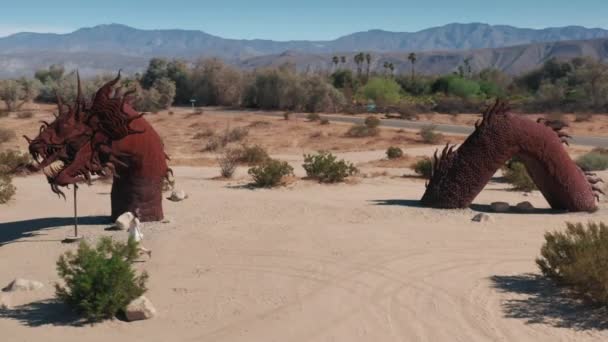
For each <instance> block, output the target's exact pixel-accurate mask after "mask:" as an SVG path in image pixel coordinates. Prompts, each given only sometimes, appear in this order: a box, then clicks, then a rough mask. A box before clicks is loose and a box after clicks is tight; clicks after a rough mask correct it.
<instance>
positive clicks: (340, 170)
mask: <svg viewBox="0 0 608 342" xmlns="http://www.w3.org/2000/svg"><path fill="white" fill-rule="evenodd" d="M302 167H304V170H306V175H307V176H308V177H310V178H312V179H316V180H318V181H319V182H321V183H336V182H342V181H344V179H345V178H346V177H348V176H352V175H354V174H356V173H357V172H359V170H357V168H356V167H355V166H354V165H353V164H352V163H350V162H347V161H345V160H343V159H342V160H338V158H337V157H336V156H334V155H333V154H331V153H330V152H326V151H323V152H319V153H318V154H314V155H311V154H305V155H304V165H302Z"/></svg>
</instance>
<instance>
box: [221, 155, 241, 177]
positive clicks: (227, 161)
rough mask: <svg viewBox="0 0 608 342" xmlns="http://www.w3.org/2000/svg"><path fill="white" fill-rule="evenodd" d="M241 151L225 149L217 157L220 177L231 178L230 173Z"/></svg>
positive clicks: (232, 171) (231, 173)
mask: <svg viewBox="0 0 608 342" xmlns="http://www.w3.org/2000/svg"><path fill="white" fill-rule="evenodd" d="M241 153H242V152H241V150H237V149H225V150H224V151H223V152H222V154H221V155H220V156H219V157H218V159H217V162H218V164H219V165H220V174H221V175H222V177H224V178H232V175H233V174H234V171H236V167H237V166H238V164H239V158H240V157H241Z"/></svg>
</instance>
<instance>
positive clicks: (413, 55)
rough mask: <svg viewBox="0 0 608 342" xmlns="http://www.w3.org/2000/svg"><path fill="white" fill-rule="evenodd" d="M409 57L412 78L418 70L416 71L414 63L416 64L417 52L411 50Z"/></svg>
mask: <svg viewBox="0 0 608 342" xmlns="http://www.w3.org/2000/svg"><path fill="white" fill-rule="evenodd" d="M407 59H408V60H409V61H410V63H411V64H412V79H414V77H415V76H416V71H415V67H414V65H415V64H416V59H417V57H416V54H415V53H413V52H410V54H409V55H407Z"/></svg>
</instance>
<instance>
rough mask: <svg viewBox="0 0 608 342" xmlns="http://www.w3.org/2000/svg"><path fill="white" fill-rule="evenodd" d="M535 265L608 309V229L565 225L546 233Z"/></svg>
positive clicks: (594, 225) (559, 282)
mask: <svg viewBox="0 0 608 342" xmlns="http://www.w3.org/2000/svg"><path fill="white" fill-rule="evenodd" d="M540 254H541V256H540V258H538V259H536V264H537V265H538V267H539V268H540V271H541V272H542V273H543V275H545V276H546V277H549V278H550V279H552V280H554V281H555V282H556V283H558V284H559V285H565V286H567V287H570V288H571V289H573V290H574V291H575V292H576V293H577V294H579V295H581V296H582V297H585V298H587V299H590V300H591V301H593V302H595V303H598V304H600V305H608V267H606V265H608V226H606V225H605V224H604V223H599V224H598V223H594V222H589V223H588V224H587V227H585V226H584V225H583V224H582V223H576V224H574V223H566V231H565V232H547V233H546V234H545V243H544V244H543V246H542V248H541V250H540Z"/></svg>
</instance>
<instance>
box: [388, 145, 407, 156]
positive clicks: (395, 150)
mask: <svg viewBox="0 0 608 342" xmlns="http://www.w3.org/2000/svg"><path fill="white" fill-rule="evenodd" d="M386 156H387V157H388V159H398V158H401V157H403V150H402V149H400V148H399V147H395V146H391V147H389V148H388V149H387V150H386Z"/></svg>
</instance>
